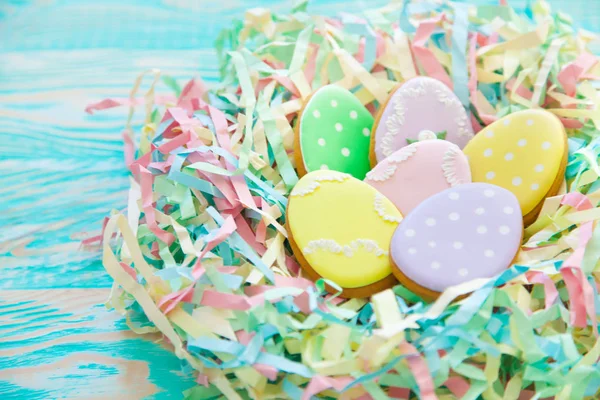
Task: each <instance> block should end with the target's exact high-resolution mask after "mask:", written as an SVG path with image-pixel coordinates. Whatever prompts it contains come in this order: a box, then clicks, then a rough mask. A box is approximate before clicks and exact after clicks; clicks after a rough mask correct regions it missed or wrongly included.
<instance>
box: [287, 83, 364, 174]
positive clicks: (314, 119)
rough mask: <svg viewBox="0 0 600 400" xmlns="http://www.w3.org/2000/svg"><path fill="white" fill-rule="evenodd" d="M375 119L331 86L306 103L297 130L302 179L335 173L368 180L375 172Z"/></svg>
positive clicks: (317, 92)
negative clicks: (316, 173) (311, 174)
mask: <svg viewBox="0 0 600 400" xmlns="http://www.w3.org/2000/svg"><path fill="white" fill-rule="evenodd" d="M372 126H373V116H372V115H371V114H370V113H369V111H368V110H367V109H366V108H365V107H364V106H363V105H362V104H361V103H360V101H359V100H358V99H357V98H356V96H354V95H353V94H352V93H351V92H349V91H348V90H346V89H344V88H342V87H340V86H336V85H328V86H324V87H322V88H320V89H318V90H317V91H316V92H315V93H313V94H312V95H311V96H310V97H309V99H308V101H307V102H306V104H305V106H304V108H303V110H302V111H301V112H300V115H299V117H298V123H297V124H296V130H295V135H296V137H295V141H296V143H295V157H296V168H297V169H298V172H299V174H300V176H302V175H304V174H306V173H308V172H312V171H318V170H333V171H340V172H345V173H348V174H350V175H352V176H354V177H355V178H357V179H364V177H365V175H366V173H367V172H368V171H369V170H370V169H371V165H370V164H369V146H370V135H371V127H372Z"/></svg>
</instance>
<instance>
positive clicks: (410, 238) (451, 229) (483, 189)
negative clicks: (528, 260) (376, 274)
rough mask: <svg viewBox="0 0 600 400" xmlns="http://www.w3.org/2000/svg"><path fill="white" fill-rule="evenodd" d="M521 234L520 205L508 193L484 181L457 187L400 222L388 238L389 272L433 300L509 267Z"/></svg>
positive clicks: (518, 245) (445, 191)
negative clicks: (445, 292) (451, 287)
mask: <svg viewBox="0 0 600 400" xmlns="http://www.w3.org/2000/svg"><path fill="white" fill-rule="evenodd" d="M522 234H523V221H522V218H521V212H520V208H519V202H518V201H517V199H516V197H515V196H514V195H513V194H512V193H511V192H509V191H508V190H506V189H503V188H501V187H498V186H495V185H490V184H487V183H467V184H464V185H458V186H456V187H453V188H450V189H447V190H444V191H443V192H440V193H438V194H436V195H434V196H432V197H430V198H428V199H427V200H425V201H424V202H423V203H421V204H420V205H419V206H417V207H416V208H415V209H414V210H413V211H412V212H411V213H410V214H408V215H407V216H406V217H405V218H404V220H403V221H402V223H401V224H400V225H399V227H398V229H397V230H396V232H394V236H393V237H392V243H391V247H390V255H391V259H392V262H393V264H394V267H393V272H394V274H395V275H396V277H397V278H398V280H399V281H400V282H401V283H402V284H404V285H405V286H407V287H408V288H409V289H411V290H412V291H414V292H415V293H418V294H419V295H421V296H423V297H425V298H429V299H432V298H435V297H437V295H438V294H439V293H440V292H443V291H444V290H445V289H447V288H448V287H450V286H454V285H457V284H460V283H463V282H466V281H469V280H472V279H475V278H489V277H493V276H495V275H497V274H498V273H500V272H502V270H504V269H506V268H508V267H510V265H511V264H512V260H513V259H514V258H515V255H516V254H517V252H518V251H519V247H520V245H521V238H522Z"/></svg>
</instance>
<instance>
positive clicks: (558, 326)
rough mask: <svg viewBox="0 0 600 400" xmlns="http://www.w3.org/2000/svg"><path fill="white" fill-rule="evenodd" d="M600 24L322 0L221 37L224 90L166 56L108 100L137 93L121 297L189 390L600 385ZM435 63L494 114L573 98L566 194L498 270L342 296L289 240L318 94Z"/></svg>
mask: <svg viewBox="0 0 600 400" xmlns="http://www.w3.org/2000/svg"><path fill="white" fill-rule="evenodd" d="M501 3H502V2H501ZM597 40H598V38H597V36H596V35H594V34H592V33H590V32H585V31H582V30H577V29H575V27H574V26H573V22H572V21H571V20H570V18H569V17H568V16H567V15H565V14H561V13H553V12H552V11H551V10H550V7H549V6H548V4H547V3H545V2H543V1H538V2H535V3H534V4H533V5H532V6H531V7H528V8H526V9H524V10H519V11H518V12H517V11H515V10H513V9H511V8H510V7H508V6H504V5H498V6H480V7H474V6H468V5H463V4H455V3H452V4H448V3H422V2H418V3H411V2H407V3H406V4H404V5H402V4H399V3H392V4H390V5H389V6H387V7H384V8H381V9H373V10H369V11H367V12H365V13H364V14H363V15H360V16H358V15H351V14H341V15H340V16H339V17H336V18H330V17H324V16H318V15H311V14H309V13H308V11H307V4H306V2H299V3H298V4H297V5H296V6H295V8H294V9H293V10H292V11H291V13H290V14H287V15H276V14H274V13H272V12H270V11H269V10H265V9H254V10H249V11H248V12H247V13H246V15H245V18H244V20H243V21H239V22H235V23H234V24H233V25H232V27H231V28H230V29H228V30H226V31H224V32H223V33H222V34H221V36H220V37H219V40H218V42H217V50H218V54H219V70H220V73H221V83H219V84H217V85H212V86H213V88H212V89H211V90H208V89H207V87H208V85H205V84H203V83H202V82H200V81H198V80H192V81H190V82H189V83H188V84H187V85H186V86H185V87H183V88H180V87H179V86H178V84H177V82H176V81H175V80H174V79H172V78H168V77H166V78H165V77H163V78H161V77H160V72H159V71H154V70H153V71H148V72H147V73H146V74H143V75H141V76H140V78H139V79H138V80H137V81H136V83H135V86H134V88H133V90H132V92H131V95H130V97H129V98H127V99H108V100H104V101H102V102H99V103H96V104H92V105H90V106H89V107H88V108H87V111H88V112H90V113H91V112H93V111H96V110H102V109H106V108H111V107H117V106H126V107H129V109H130V113H129V119H128V121H127V124H126V128H125V130H124V132H123V138H124V142H125V160H126V164H127V167H128V168H129V169H130V171H131V174H132V179H131V187H130V190H129V202H128V206H127V210H126V211H125V212H116V211H115V212H114V213H113V214H112V215H111V216H110V218H108V219H107V221H106V223H105V226H104V229H103V235H102V246H103V254H104V255H103V264H104V266H105V268H106V270H107V271H108V273H109V274H110V275H111V276H112V277H113V278H114V281H115V284H114V287H113V291H112V295H111V298H110V300H109V305H110V306H112V307H114V308H116V309H117V310H119V311H120V312H122V313H123V314H124V315H125V316H126V317H127V322H128V324H129V326H130V327H131V328H132V329H133V330H134V331H136V332H138V333H140V334H143V333H147V332H155V331H159V332H161V333H162V334H163V336H164V338H165V341H166V342H168V343H170V344H171V345H172V346H173V348H174V351H175V353H176V354H177V356H178V357H179V358H181V360H182V363H183V367H184V369H185V370H186V371H187V372H189V373H192V372H193V373H194V374H196V375H195V376H197V382H198V385H197V386H196V387H194V388H192V389H190V390H189V391H188V392H186V397H187V398H188V399H209V398H219V397H220V398H227V399H242V398H244V399H245V398H254V399H281V398H291V399H309V398H311V396H317V397H323V398H327V397H330V398H331V397H340V398H345V399H371V398H372V399H386V398H398V399H408V398H421V399H427V400H429V399H454V398H461V399H479V398H483V399H517V398H520V399H525V398H535V399H540V398H551V397H554V398H556V399H583V398H586V397H588V398H595V397H596V396H597V393H598V391H599V388H600V368H599V366H598V359H599V357H600V341H599V340H598V322H597V309H598V305H599V300H598V293H597V291H598V279H599V277H600V273H599V271H600V270H599V269H598V268H597V262H598V259H599V258H600V230H598V229H596V220H597V219H599V218H600V208H598V207H597V205H598V202H599V200H600V191H598V190H597V189H598V186H599V185H598V177H599V176H600V167H599V165H598V162H597V160H598V154H599V153H600V150H599V145H598V128H599V125H600V109H599V108H598V102H599V98H600V97H598V93H597V87H598V80H599V79H600V64H599V63H598V58H597V57H596V56H594V55H593V54H592V52H591V50H590V49H591V47H590V46H592V45H593V43H594V42H595V41H597ZM418 75H427V76H431V77H434V78H436V79H439V80H440V81H442V82H444V83H445V84H446V85H448V86H449V87H450V88H452V89H453V90H454V92H455V93H456V94H457V95H458V97H459V98H460V100H461V102H462V103H463V105H464V106H465V108H466V109H467V110H468V111H469V113H470V116H471V121H472V123H473V126H474V127H475V130H476V131H479V130H480V129H481V128H482V127H483V126H486V125H488V124H490V123H491V122H493V121H495V120H496V119H498V118H500V117H502V116H504V115H507V114H509V113H512V112H515V111H518V110H521V109H527V108H538V107H542V108H545V109H547V110H549V111H550V112H552V113H554V114H555V115H557V116H559V117H560V119H561V121H562V122H563V124H564V126H565V127H566V128H567V132H568V135H569V164H568V168H567V172H566V176H565V183H564V185H563V188H562V190H561V193H560V194H559V195H558V196H555V197H552V198H549V199H547V200H546V202H545V204H544V208H543V210H542V213H541V214H540V216H539V218H538V220H537V221H536V222H535V223H534V224H533V225H532V226H530V227H529V228H527V230H526V233H525V243H524V245H523V248H522V251H521V253H520V255H519V258H518V262H517V264H516V265H514V266H512V267H511V268H509V269H507V270H506V271H505V272H504V273H502V274H501V275H500V276H497V277H495V278H494V279H489V280H487V279H480V280H476V281H472V282H468V283H465V284H463V285H460V286H457V287H453V288H450V289H448V290H447V291H446V292H445V293H444V294H443V295H442V296H441V297H440V298H439V299H438V300H437V301H435V302H434V303H431V304H428V303H426V302H424V301H423V300H422V299H420V298H419V297H418V296H416V295H415V294H413V293H411V292H409V291H408V290H407V289H406V288H404V287H402V286H400V285H399V286H397V287H395V288H394V289H393V290H387V291H384V292H382V293H379V294H377V295H375V296H373V297H372V298H371V299H364V300H359V299H353V300H343V299H340V298H338V297H336V296H332V295H328V294H327V293H326V292H325V290H324V288H325V284H326V283H329V284H332V285H333V283H332V282H325V281H323V280H321V281H318V282H316V284H315V283H312V282H310V281H308V280H307V279H304V278H302V274H301V271H300V269H299V266H298V263H297V262H296V261H295V259H294V256H293V254H292V253H291V250H290V247H289V244H288V242H287V232H286V229H285V210H286V205H287V197H288V194H289V192H290V190H291V188H292V187H293V186H294V184H295V183H296V182H297V181H298V176H297V174H296V172H295V168H294V154H293V153H294V148H293V142H294V141H293V125H294V123H295V122H296V119H297V115H298V112H299V111H300V109H301V108H302V106H303V104H304V101H305V100H306V99H307V97H308V96H309V95H310V94H311V93H312V92H313V91H314V90H316V89H318V88H319V87H322V86H323V85H326V84H330V83H335V84H337V85H340V86H342V87H345V88H347V89H349V90H351V91H352V92H353V93H354V94H355V95H356V96H357V98H358V99H359V100H360V101H361V102H362V103H363V104H364V105H365V106H367V108H368V109H369V110H370V111H371V112H375V111H376V110H377V109H378V107H379V106H380V104H382V103H383V102H384V101H385V99H386V98H387V95H388V93H389V92H390V91H391V90H392V88H393V87H394V86H395V85H396V84H397V83H398V82H402V81H404V80H406V79H410V78H412V77H414V76H418ZM148 79H150V85H149V90H148V91H147V92H146V93H145V95H143V96H138V92H139V91H140V87H141V85H142V84H144V85H145V86H146V87H148V85H147V82H148V81H147V80H148ZM165 90H166V91H168V92H169V93H170V94H165ZM157 93H160V94H157ZM136 108H137V109H139V108H141V109H143V113H144V115H145V117H144V118H145V119H144V123H143V126H142V127H141V128H138V127H134V126H133V122H132V121H133V115H134V109H136ZM350 217H351V216H350ZM471 291H473V294H471V295H470V296H468V297H465V298H462V300H459V301H456V299H457V298H459V297H460V296H461V295H462V294H465V293H469V292H471Z"/></svg>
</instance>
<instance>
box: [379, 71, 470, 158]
mask: <svg viewBox="0 0 600 400" xmlns="http://www.w3.org/2000/svg"><path fill="white" fill-rule="evenodd" d="M375 121H376V122H375V124H374V125H373V134H372V135H371V152H370V157H371V165H372V166H375V165H376V164H377V163H378V162H380V161H383V159H385V158H386V157H389V156H391V155H392V153H394V152H395V151H397V150H399V149H401V148H402V147H404V146H408V145H409V144H410V143H412V142H413V141H415V140H417V138H418V135H419V133H420V132H421V131H423V130H430V131H433V132H435V133H437V134H439V135H440V138H441V139H445V140H448V141H450V142H452V143H454V144H456V145H458V147H460V148H461V149H462V148H463V147H464V146H465V145H466V144H467V142H468V141H469V140H470V139H471V138H472V137H473V128H472V127H471V122H470V121H469V118H468V115H467V112H466V111H465V108H464V107H463V105H462V104H461V102H460V100H459V99H458V97H456V95H455V94H454V93H453V92H452V91H451V90H450V89H449V88H448V87H447V86H446V85H444V84H443V83H442V82H440V81H438V80H437V79H433V78H429V77H425V76H418V77H416V78H412V79H409V80H407V81H406V82H404V83H401V84H399V85H398V86H397V87H396V88H395V89H394V90H393V91H392V93H391V94H390V96H389V98H388V100H387V102H386V103H385V104H384V105H383V107H381V109H380V110H379V113H378V115H377V118H376V120H375Z"/></svg>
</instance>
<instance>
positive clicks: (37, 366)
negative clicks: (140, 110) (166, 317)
mask: <svg viewBox="0 0 600 400" xmlns="http://www.w3.org/2000/svg"><path fill="white" fill-rule="evenodd" d="M386 2H387V1H386V0H368V1H342V0H315V1H313V4H312V5H311V7H310V11H311V12H314V13H324V14H335V13H336V12H338V11H340V10H342V9H343V10H345V11H357V10H360V9H365V8H367V7H373V6H376V5H381V4H385V3H386ZM483 2H484V1H480V3H483ZM485 2H487V3H490V2H495V1H485ZM509 3H511V4H513V5H516V6H520V5H523V4H524V3H525V1H524V0H521V1H511V0H509ZM551 3H552V4H554V5H557V6H558V7H560V8H561V9H563V10H564V11H568V12H570V13H571V14H573V15H574V16H575V20H576V21H577V22H578V23H580V24H581V25H582V26H584V27H586V28H588V29H597V27H598V26H599V23H600V1H595V0H594V1H592V0H555V1H551ZM290 5H291V1H277V2H275V1H268V0H223V1H218V2H215V1H209V0H195V1H193V0H148V1H145V0H103V1H91V0H0V398H1V399H54V398H70V399H82V398H95V399H100V398H112V399H115V398H119V399H120V398H127V399H138V398H156V399H171V398H181V397H182V395H181V392H182V391H183V390H185V389H186V388H189V387H190V386H192V385H193V380H192V377H191V376H190V375H189V374H185V373H182V372H181V370H180V363H179V360H178V359H177V358H176V357H175V356H174V355H173V354H172V353H171V352H170V350H169V349H168V348H167V347H166V346H165V345H164V344H163V343H160V342H158V337H157V336H153V335H146V336H143V337H141V336H138V335H136V334H134V333H132V332H130V331H129V330H128V328H127V326H126V325H125V323H124V320H123V319H122V318H121V317H120V316H119V315H118V314H116V313H115V312H112V311H109V310H107V309H106V308H105V307H104V305H103V303H104V301H105V300H106V298H107V296H108V291H109V287H110V285H111V281H110V279H109V277H108V276H107V274H106V273H105V272H104V270H103V268H102V265H101V262H100V253H99V251H97V250H94V249H91V251H81V246H80V240H81V239H82V238H85V237H87V236H90V235H94V234H97V233H98V232H99V229H100V226H101V225H100V224H101V221H102V218H103V217H104V216H105V215H107V214H108V213H109V212H110V211H111V210H113V209H116V210H119V209H123V208H124V207H125V205H126V192H127V189H128V177H127V173H126V170H125V167H124V162H123V147H122V143H121V139H120V132H121V129H122V127H123V121H124V118H125V111H124V110H111V111H108V112H104V113H101V114H98V115H93V116H90V115H87V114H85V113H84V112H83V110H84V107H85V105H86V104H88V103H90V102H93V101H97V100H100V99H102V98H105V97H125V96H127V94H128V91H129V89H130V86H131V84H132V82H133V80H134V78H135V77H136V76H137V74H138V73H139V72H141V71H142V70H145V69H148V68H159V69H161V70H162V71H164V72H165V73H167V74H168V75H170V76H172V77H174V78H175V79H176V80H177V81H178V82H180V83H181V84H183V83H184V82H185V81H187V80H188V79H189V78H191V77H193V76H202V77H203V78H204V79H205V80H208V81H214V80H215V79H217V68H216V56H215V54H214V52H213V50H212V47H213V42H214V40H215V38H216V36H217V34H218V32H219V31H220V30H221V29H222V28H223V27H225V26H228V24H229V23H230V22H231V20H232V19H233V18H238V17H241V16H242V15H243V12H244V10H245V9H247V8H251V7H257V6H260V7H273V8H275V9H277V10H278V11H286V10H287V9H289V6H290ZM137 121H140V119H139V118H138V119H137Z"/></svg>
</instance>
